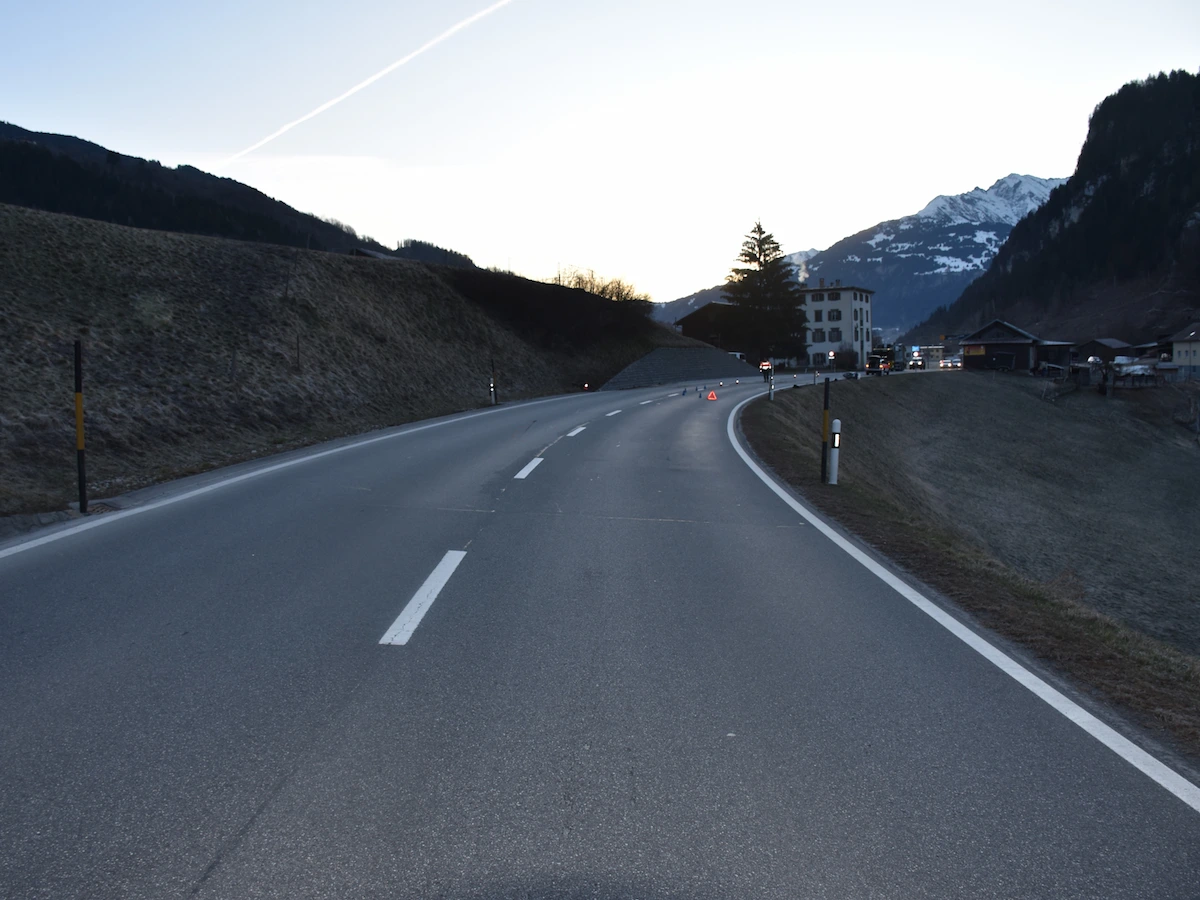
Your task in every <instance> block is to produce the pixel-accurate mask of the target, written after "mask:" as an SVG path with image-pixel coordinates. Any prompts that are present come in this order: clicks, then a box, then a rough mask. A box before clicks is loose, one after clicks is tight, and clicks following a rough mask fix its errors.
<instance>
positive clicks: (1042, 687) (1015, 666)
mask: <svg viewBox="0 0 1200 900" xmlns="http://www.w3.org/2000/svg"><path fill="white" fill-rule="evenodd" d="M765 393H767V392H766V391H763V392H762V393H759V394H755V395H754V396H753V397H748V398H746V399H745V400H743V401H742V402H741V403H739V404H738V405H737V406H735V407H734V408H733V411H732V412H730V413H729V419H728V420H727V421H726V424H725V432H726V434H727V435H728V437H729V442H730V443H731V444H732V445H733V449H734V450H736V451H737V454H738V456H740V457H741V458H742V462H744V463H745V464H746V465H747V466H748V467H749V468H750V471H752V472H753V473H754V474H755V475H757V476H758V477H759V479H761V480H762V482H763V483H764V484H765V485H766V486H767V487H769V488H770V489H771V490H772V491H774V492H775V494H776V495H777V496H778V497H779V498H780V499H781V500H783V502H784V503H786V504H787V505H788V506H790V507H791V508H792V510H793V511H795V512H796V513H797V514H798V515H800V516H802V517H803V518H804V519H805V520H807V521H808V523H809V524H810V525H812V526H813V527H815V528H816V529H817V530H818V531H820V532H821V534H823V535H825V537H827V538H829V540H831V541H833V543H834V544H836V545H837V546H838V547H839V548H840V549H842V550H844V551H845V552H846V553H847V554H848V555H849V556H850V557H851V558H852V559H853V560H854V561H855V562H857V563H859V564H860V565H862V566H863V568H865V569H867V571H869V572H870V573H871V574H872V575H874V576H875V577H876V578H878V579H879V580H880V581H882V582H883V583H884V584H886V585H887V586H888V587H890V588H892V589H893V590H895V591H896V592H897V593H898V594H900V596H902V597H903V598H904V599H905V600H907V601H908V602H909V603H911V604H912V605H913V606H915V607H916V608H917V609H919V610H921V612H923V613H925V614H926V615H927V616H929V617H930V618H931V619H933V620H934V621H935V622H937V623H938V624H939V625H941V626H942V627H943V628H945V629H946V630H947V631H949V632H950V633H951V634H952V635H954V636H955V637H956V638H958V639H959V640H960V641H962V642H963V643H964V644H966V645H967V646H968V647H970V648H971V649H972V650H974V651H975V652H976V653H978V654H979V655H980V656H982V657H983V658H984V659H986V660H987V661H988V662H990V663H991V664H992V665H994V666H995V667H996V668H998V669H999V670H1000V671H1002V672H1003V673H1004V674H1006V675H1008V676H1009V677H1010V678H1012V679H1013V680H1014V681H1016V682H1017V683H1018V684H1020V685H1022V686H1023V687H1025V688H1027V689H1028V690H1029V691H1031V692H1032V693H1033V694H1035V695H1036V696H1037V697H1038V698H1039V699H1041V700H1043V701H1044V702H1045V703H1047V704H1049V705H1050V706H1051V707H1052V708H1053V709H1054V710H1055V711H1056V712H1058V713H1060V714H1062V715H1063V716H1065V717H1066V718H1067V719H1069V720H1070V721H1072V722H1074V723H1075V724H1076V725H1078V726H1079V727H1080V728H1082V729H1083V730H1084V731H1086V732H1087V733H1088V734H1090V735H1091V736H1092V737H1094V738H1095V739H1096V740H1098V741H1099V742H1100V743H1102V744H1103V745H1104V746H1106V747H1108V749H1110V750H1112V751H1113V752H1114V753H1116V754H1117V755H1118V756H1119V757H1121V758H1122V759H1123V760H1125V761H1126V762H1127V763H1129V764H1130V765H1131V766H1133V767H1134V768H1135V769H1138V770H1139V771H1141V772H1142V773H1143V774H1145V775H1147V776H1149V777H1150V778H1151V779H1153V780H1154V781H1156V782H1157V783H1158V784H1159V785H1161V786H1162V787H1164V788H1166V789H1167V790H1168V791H1170V792H1171V793H1172V794H1174V795H1175V796H1176V797H1178V798H1179V799H1180V800H1182V801H1183V802H1184V803H1186V804H1187V805H1188V806H1190V807H1191V808H1192V809H1194V810H1195V811H1196V812H1200V787H1197V786H1196V785H1194V784H1192V783H1191V782H1190V781H1188V780H1187V779H1186V778H1184V777H1183V776H1182V775H1180V774H1179V773H1178V772H1176V771H1175V770H1174V769H1172V768H1170V767H1168V766H1166V765H1164V764H1163V763H1162V762H1160V761H1159V760H1158V759H1156V758H1155V757H1153V756H1151V755H1150V754H1149V753H1147V752H1146V751H1145V750H1143V749H1142V748H1141V747H1139V746H1138V745H1137V744H1135V743H1133V742H1132V741H1130V740H1129V739H1128V738H1126V737H1123V736H1122V735H1120V734H1118V733H1117V732H1116V731H1114V730H1113V729H1112V728H1111V727H1109V726H1108V725H1105V724H1104V723H1103V722H1101V721H1100V720H1099V719H1097V718H1096V717H1095V716H1093V715H1092V714H1091V713H1089V712H1088V711H1087V710H1085V709H1084V708H1083V707H1081V706H1080V705H1079V704H1077V703H1075V701H1073V700H1071V699H1069V698H1068V697H1066V696H1065V695H1064V694H1062V693H1061V692H1060V691H1058V690H1056V689H1055V688H1052V687H1051V686H1050V685H1048V684H1047V683H1046V682H1045V681H1043V680H1042V679H1041V678H1039V677H1038V676H1036V675H1034V674H1033V673H1032V672H1030V671H1029V670H1028V669H1026V668H1025V667H1024V666H1022V665H1021V664H1020V663H1018V662H1017V661H1016V660H1015V659H1013V658H1012V657H1010V656H1008V655H1007V654H1005V653H1002V652H1001V651H999V650H997V649H996V648H995V647H993V646H992V645H991V644H989V643H988V642H987V641H985V640H984V639H983V638H981V637H980V636H979V635H977V634H976V633H975V632H973V631H971V629H969V628H967V627H966V626H965V625H963V624H962V623H961V622H959V621H958V620H957V619H955V618H954V617H953V616H951V615H950V614H949V613H947V612H946V611H945V610H943V609H942V608H941V607H939V606H938V605H937V604H935V603H934V602H933V601H932V600H929V599H928V598H927V597H925V596H924V595H923V594H922V593H921V592H920V591H917V590H916V589H914V588H913V587H911V586H910V585H908V584H906V583H905V582H904V581H902V580H901V579H900V578H898V577H897V576H896V575H894V574H893V573H892V572H890V571H888V570H887V569H886V568H884V567H883V566H882V565H880V564H879V563H878V562H876V561H875V560H873V559H872V558H871V557H870V556H868V555H867V554H865V553H863V551H862V550H860V549H859V548H858V547H856V546H854V545H853V544H852V543H850V542H849V541H848V540H846V539H845V538H844V537H842V536H841V535H840V534H838V533H837V532H836V531H835V530H834V529H833V528H831V527H830V526H829V525H828V523H826V522H825V520H824V519H822V518H820V517H819V516H818V515H817V514H816V513H814V512H813V511H812V510H810V509H808V508H807V507H805V506H803V505H802V504H800V503H798V502H797V501H796V499H795V498H794V497H792V495H791V494H789V493H788V492H787V490H785V489H784V488H783V487H782V486H781V485H780V484H779V483H778V482H776V481H775V479H774V478H772V477H771V476H770V475H768V474H767V473H766V472H764V471H763V470H762V468H761V467H760V466H759V465H758V464H757V463H756V462H755V461H754V460H753V459H751V458H750V454H748V453H747V452H746V451H745V450H744V449H742V446H741V444H740V443H739V442H738V439H737V434H736V432H735V430H734V421H735V420H736V418H737V414H738V413H739V412H741V409H742V407H743V406H745V405H746V404H747V403H749V402H750V401H751V400H756V399H758V398H759V397H761V396H762V395H763V394H765Z"/></svg>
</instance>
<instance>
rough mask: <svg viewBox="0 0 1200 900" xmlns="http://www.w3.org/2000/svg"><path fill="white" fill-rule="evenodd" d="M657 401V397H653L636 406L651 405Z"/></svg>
mask: <svg viewBox="0 0 1200 900" xmlns="http://www.w3.org/2000/svg"><path fill="white" fill-rule="evenodd" d="M657 399H658V398H657V397H654V398H652V399H650V400H643V401H642V402H641V403H639V404H638V406H645V405H646V404H647V403H653V402H654V401H655V400H657Z"/></svg>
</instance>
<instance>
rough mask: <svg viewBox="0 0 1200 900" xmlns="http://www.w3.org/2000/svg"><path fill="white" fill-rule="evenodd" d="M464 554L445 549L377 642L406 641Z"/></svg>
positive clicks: (402, 642) (393, 642)
mask: <svg viewBox="0 0 1200 900" xmlns="http://www.w3.org/2000/svg"><path fill="white" fill-rule="evenodd" d="M466 555H467V553H466V551H465V550H448V551H446V555H445V556H443V557H442V561H441V562H440V563H438V564H437V567H436V568H435V569H434V570H433V571H432V572H430V573H429V577H428V578H426V579H425V583H424V584H423V585H421V586H420V587H419V588H417V592H416V593H415V594H413V595H412V599H411V600H409V601H408V604H407V605H406V606H405V607H404V610H403V611H402V612H401V613H400V615H399V617H397V619H396V621H395V622H393V623H392V627H391V628H389V629H388V630H387V632H386V633H385V634H384V635H383V637H382V638H380V639H379V643H381V644H399V645H403V644H407V643H408V639H409V638H410V637H412V633H413V632H414V631H416V630H417V626H418V625H420V624H421V619H423V618H424V617H425V613H427V612H429V607H431V606H433V601H434V600H436V599H437V596H438V594H440V593H441V592H442V588H444V587H445V586H446V582H447V581H449V580H450V576H451V575H453V574H454V570H455V569H457V568H458V564H459V563H460V562H462V561H463V558H464V557H465V556H466Z"/></svg>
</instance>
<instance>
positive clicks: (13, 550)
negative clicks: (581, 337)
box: [0, 394, 574, 559]
mask: <svg viewBox="0 0 1200 900" xmlns="http://www.w3.org/2000/svg"><path fill="white" fill-rule="evenodd" d="M573 396H574V394H564V395H563V396H561V397H547V398H546V399H544V400H529V401H526V402H524V403H517V404H514V405H512V406H493V407H492V408H491V409H485V410H481V411H479V412H472V413H466V414H463V415H458V416H454V417H452V418H448V419H441V420H439V421H437V422H426V423H425V424H424V425H415V426H409V427H405V428H401V429H400V430H397V431H393V432H392V433H390V434H382V435H376V436H375V437H369V438H362V439H361V440H356V441H351V442H350V443H348V444H342V445H341V446H340V447H332V448H330V449H328V450H318V451H316V452H315V453H306V454H304V455H303V456H299V457H296V458H294V459H289V460H287V461H285V462H280V463H274V464H273V465H269V466H264V467H263V468H261V469H255V470H254V471H253V472H243V473H242V474H241V475H231V476H230V477H228V478H222V479H221V480H220V481H217V482H215V483H213V484H206V485H205V486H204V487H200V488H195V489H194V490H190V491H185V492H184V493H182V494H176V495H175V496H173V497H164V498H163V499H162V500H155V501H154V502H153V503H147V504H146V505H145V506H134V507H131V508H130V509H122V510H120V511H119V512H114V513H105V514H104V515H103V516H100V517H99V518H95V519H89V520H88V521H86V522H80V523H79V524H78V525H72V526H70V527H69V528H64V529H63V530H62V531H55V532H53V533H51V534H44V535H42V536H41V537H36V538H30V539H29V540H25V541H21V542H20V543H17V544H13V545H12V546H11V547H4V548H3V549H0V559H4V558H5V557H7V556H14V555H16V554H17V553H24V552H25V551H26V550H32V549H33V548H34V547H41V546H42V545H44V544H50V543H53V542H54V541H61V540H62V539H63V538H68V537H71V536H72V535H75V534H79V533H80V532H81V531H91V530H92V529H93V528H101V527H103V526H105V525H111V524H112V523H113V522H120V521H121V520H122V519H128V518H130V517H131V516H140V515H142V514H143V513H148V512H151V511H153V510H156V509H161V508H162V507H164V506H173V505H174V504H176V503H180V502H182V501H184V500H190V499H192V498H193V497H200V496H202V495H204V494H209V493H211V492H213V491H219V490H221V489H222V488H226V487H229V486H230V485H234V484H240V483H241V482H243V481H249V480H250V479H252V478H260V477H261V476H263V475H269V474H271V473H272V472H279V471H281V470H283V469H290V468H292V467H293V466H299V465H302V464H304V463H307V462H312V461H314V460H318V459H324V458H325V457H327V456H333V455H335V454H338V453H345V452H347V451H349V450H357V449H358V448H359V447H367V446H370V445H371V444H378V443H379V442H380V441H391V440H395V439H396V438H402V437H407V436H408V435H410V434H417V433H418V432H421V431H428V430H429V429H431V428H443V427H445V426H447V425H456V424H458V423H459V422H466V421H467V420H469V419H477V418H479V417H480V416H491V415H495V414H496V413H501V412H512V411H513V410H520V409H524V408H525V407H528V406H537V405H539V404H541V403H554V402H556V401H558V400H569V399H570V398H571V397H573Z"/></svg>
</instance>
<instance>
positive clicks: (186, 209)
mask: <svg viewBox="0 0 1200 900" xmlns="http://www.w3.org/2000/svg"><path fill="white" fill-rule="evenodd" d="M0 203H11V204H14V205H17V206H25V207H29V208H32V209H41V210H45V211H47V212H58V213H67V214H69V215H75V216H81V217H83V218H88V219H98V220H100V221H104V222H112V223H115V224H118V225H131V226H134V227H138V228H154V229H158V230H161V231H175V232H183V233H186V234H200V235H207V236H211V237H227V238H234V239H237V240H246V241H257V242H262V243H271V244H283V245H285V246H290V247H307V248H310V249H313V250H329V251H334V252H342V253H346V252H351V251H353V250H354V249H356V248H365V249H368V250H372V251H374V252H377V253H383V254H387V255H389V256H395V257H400V258H404V259H413V260H417V261H420V262H436V263H441V264H445V265H458V266H473V265H474V263H473V262H472V261H471V259H470V257H468V256H466V255H464V254H461V253H456V252H455V251H453V250H446V249H444V248H441V247H437V246H435V245H433V244H427V243H425V242H423V241H405V242H404V243H402V244H401V246H400V247H398V248H395V249H391V248H388V247H385V246H383V245H382V244H380V243H378V242H377V241H374V240H372V239H371V238H368V237H360V236H359V235H358V234H357V232H355V230H354V229H353V228H351V227H349V226H347V225H343V224H341V223H340V222H335V221H327V220H325V219H321V218H319V217H317V216H314V215H311V214H309V213H302V212H300V211H298V210H296V209H293V208H292V207H290V206H288V205H287V204H286V203H283V202H281V201H279V200H274V199H272V198H271V197H268V196H267V195H266V194H264V193H262V192H261V191H258V190H255V189H254V188H252V187H249V186H248V185H245V184H242V183H241V182H238V181H234V180H233V179H232V178H221V177H219V176H216V175H210V174H209V173H207V172H202V171H201V170H200V169H197V168H195V167H194V166H187V165H184V166H178V167H176V168H174V169H172V168H168V167H166V166H163V165H161V164H160V163H158V162H157V161H155V160H145V159H141V158H139V157H135V156H126V155H124V154H121V153H117V152H115V151H113V150H109V149H107V148H105V147H101V146H100V145H99V144H93V143H91V142H90V141H85V140H82V139H80V138H76V137H70V136H68V135H61V134H45V133H41V132H33V131H27V130H25V129H24V128H19V127H17V126H16V125H11V124H9V123H7V122H0Z"/></svg>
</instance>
